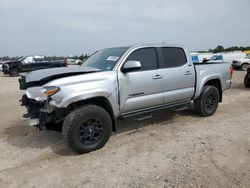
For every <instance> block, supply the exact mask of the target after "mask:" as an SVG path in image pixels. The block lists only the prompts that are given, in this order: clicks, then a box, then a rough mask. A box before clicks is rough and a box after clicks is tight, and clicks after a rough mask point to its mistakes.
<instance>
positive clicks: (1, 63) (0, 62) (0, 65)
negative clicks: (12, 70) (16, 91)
mask: <svg viewBox="0 0 250 188" xmlns="http://www.w3.org/2000/svg"><path fill="white" fill-rule="evenodd" d="M2 66H3V61H0V71H1V70H2Z"/></svg>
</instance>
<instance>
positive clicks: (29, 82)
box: [19, 66, 101, 89]
mask: <svg viewBox="0 0 250 188" xmlns="http://www.w3.org/2000/svg"><path fill="white" fill-rule="evenodd" d="M98 71H101V69H97V68H92V67H85V66H80V67H62V68H51V69H42V70H36V71H33V72H31V73H28V74H27V75H26V76H23V77H22V78H21V79H19V82H20V89H27V88H28V87H32V86H41V85H43V84H46V83H48V82H49V81H51V80H54V79H58V78H63V77H67V76H74V75H79V74H86V73H92V72H98Z"/></svg>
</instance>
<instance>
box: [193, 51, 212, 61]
mask: <svg viewBox="0 0 250 188" xmlns="http://www.w3.org/2000/svg"><path fill="white" fill-rule="evenodd" d="M213 55H214V54H213V53H198V52H191V58H192V61H193V63H203V62H205V61H208V60H209V59H210V58H211V57H212V56H213Z"/></svg>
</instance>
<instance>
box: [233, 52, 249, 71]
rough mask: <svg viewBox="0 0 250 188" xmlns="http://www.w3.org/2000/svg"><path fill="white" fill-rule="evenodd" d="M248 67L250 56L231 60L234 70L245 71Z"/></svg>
mask: <svg viewBox="0 0 250 188" xmlns="http://www.w3.org/2000/svg"><path fill="white" fill-rule="evenodd" d="M249 65H250V56H246V57H245V58H240V59H235V60H233V63H232V66H233V68H234V69H241V70H244V71H246V70H247V68H248V66H249Z"/></svg>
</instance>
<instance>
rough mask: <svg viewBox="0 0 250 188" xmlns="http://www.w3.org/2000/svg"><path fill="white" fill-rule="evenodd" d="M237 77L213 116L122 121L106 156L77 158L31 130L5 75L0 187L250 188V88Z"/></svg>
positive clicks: (57, 137) (53, 136) (0, 80)
mask: <svg viewBox="0 0 250 188" xmlns="http://www.w3.org/2000/svg"><path fill="white" fill-rule="evenodd" d="M244 75H245V73H244V72H241V71H236V72H235V73H234V84H233V86H232V89H231V90H229V91H226V92H225V94H224V100H223V103H222V104H220V106H219V108H218V110H217V112H216V114H215V115H214V116H212V117H208V118H202V117H199V116H197V115H195V114H194V113H193V112H192V111H191V110H187V111H184V112H178V113H173V112H166V111H164V112H160V113H155V114H154V117H153V118H152V119H150V120H147V121H143V122H134V121H132V120H125V121H122V122H119V126H118V129H119V130H118V133H115V134H114V135H113V136H112V137H111V138H110V140H109V142H108V143H107V144H106V145H105V147H104V148H103V149H101V150H98V151H95V152H92V153H89V154H85V155H76V154H75V153H74V152H72V151H71V150H70V149H69V148H68V147H67V146H66V145H65V144H64V142H63V140H62V137H61V134H60V133H57V132H53V131H42V132H41V131H38V130H36V129H35V128H33V127H29V126H28V123H27V121H26V120H25V119H23V118H22V114H23V113H24V112H25V109H24V108H23V107H20V105H19V102H18V100H19V98H20V97H21V95H22V92H21V91H19V90H18V83H17V78H10V77H5V76H3V75H2V74H0V85H1V90H0V96H1V103H0V151H1V152H0V187H52V186H53V187H250V136H249V135H250V113H249V112H250V90H247V89H245V88H244V86H243V77H244Z"/></svg>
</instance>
